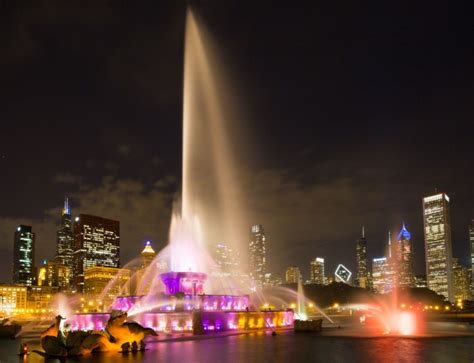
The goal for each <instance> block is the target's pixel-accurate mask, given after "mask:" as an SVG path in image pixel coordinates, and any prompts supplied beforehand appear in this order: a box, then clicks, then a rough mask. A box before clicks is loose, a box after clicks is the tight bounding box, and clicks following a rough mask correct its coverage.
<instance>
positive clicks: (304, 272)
mask: <svg viewBox="0 0 474 363" xmlns="http://www.w3.org/2000/svg"><path fill="white" fill-rule="evenodd" d="M441 195H443V194H441ZM425 199H426V198H424V199H423V200H425ZM79 215H81V214H78V216H77V217H76V218H75V220H74V222H75V223H77V222H78V221H79ZM86 216H87V215H86ZM87 217H93V218H99V219H105V220H107V218H103V217H95V216H87ZM60 226H61V228H60V229H59V230H58V231H57V240H56V253H55V254H53V255H50V256H46V257H45V258H42V259H43V260H44V261H49V260H50V261H53V260H54V261H56V262H57V263H62V264H65V265H67V266H69V265H68V263H67V261H68V260H69V258H65V257H64V252H63V254H61V251H67V253H69V254H71V258H70V259H71V262H70V263H71V264H72V267H71V266H69V268H70V271H71V279H72V278H73V275H72V272H73V271H74V269H75V267H74V262H73V261H72V260H73V256H72V250H71V251H70V250H69V249H68V248H67V247H65V246H66V245H67V243H66V244H65V238H66V240H67V239H69V238H71V241H70V242H72V243H75V242H74V237H73V235H72V213H71V207H70V202H69V198H67V197H66V198H65V199H64V206H63V208H62V210H61V225H60ZM21 227H25V226H24V225H20V226H18V227H17V228H16V229H15V236H16V234H17V232H18V228H21ZM26 227H28V228H31V227H30V226H26ZM254 230H255V232H254ZM472 230H473V228H472V225H469V226H468V227H467V234H468V237H467V238H468V247H469V251H471V250H470V248H471V247H472V235H473V232H472ZM262 231H263V226H262V225H254V226H252V227H251V236H254V235H255V233H256V234H257V235H259V234H260V232H262ZM70 233H71V235H69V234H70ZM263 233H264V232H263ZM395 235H396V236H397V238H396V241H395V243H396V245H393V243H394V242H393V240H392V237H391V236H392V231H389V239H388V245H387V246H386V247H385V248H383V251H384V253H385V254H386V255H387V256H386V257H388V258H391V257H392V253H397V254H400V253H402V251H401V250H403V249H404V247H403V246H400V242H403V241H404V240H406V239H408V241H409V245H408V246H409V247H408V251H409V252H408V253H409V255H408V256H409V257H408V258H409V261H406V263H408V264H409V266H411V267H409V269H410V271H412V272H410V273H411V275H410V276H411V277H409V278H408V279H412V280H410V281H412V283H408V282H407V283H405V284H406V285H407V286H409V285H414V281H415V280H414V278H415V274H416V275H423V274H425V273H424V272H425V270H424V269H426V264H425V265H424V266H422V267H423V271H422V272H421V273H420V271H421V266H419V267H420V268H419V271H418V272H417V271H416V270H415V268H414V266H413V260H414V258H413V255H414V251H413V250H412V249H413V245H412V242H411V233H410V232H408V230H407V229H406V227H405V223H404V222H403V223H402V225H401V228H400V230H399V231H398V232H395ZM15 238H16V237H15ZM34 239H35V238H34ZM361 243H362V245H360V244H361ZM386 243H387V241H386ZM263 244H264V245H263V251H264V252H263V255H266V253H267V251H266V249H265V234H263ZM149 245H150V241H149V240H147V241H146V246H149ZM251 245H252V237H251V238H250V246H251ZM207 247H208V248H209V250H210V251H211V250H212V246H210V245H209V246H207ZM216 247H217V250H216V251H215V252H214V253H213V254H214V255H215V256H216V261H217V260H220V259H221V258H222V257H221V256H220V254H222V251H219V250H220V249H223V248H225V249H227V250H228V249H229V247H227V246H226V245H225V244H219V243H218V244H217V245H216ZM400 248H401V250H399V249H400ZM119 249H120V247H119ZM229 251H230V252H231V251H232V249H230V250H229ZM354 251H355V253H354V256H352V257H353V261H352V260H351V259H349V260H345V261H342V262H343V263H345V264H346V265H348V266H352V265H353V266H354V268H353V269H350V270H351V271H354V275H353V277H352V284H353V285H354V286H359V282H358V273H359V268H358V267H357V266H358V265H359V262H358V261H359V258H360V255H362V259H363V258H364V257H363V256H365V259H366V260H367V261H366V266H367V267H365V269H366V270H367V272H368V273H369V274H370V270H371V269H370V264H371V261H372V260H374V261H375V260H381V258H380V257H374V258H372V259H370V260H369V258H368V257H367V256H368V253H367V239H366V237H365V227H364V226H362V236H361V237H359V238H358V239H357V240H356V244H355V250H354ZM136 252H137V251H135V253H136ZM369 252H370V250H369ZM224 253H225V252H224ZM227 253H229V252H227ZM232 253H234V252H232ZM418 253H419V254H422V255H423V256H425V258H426V255H425V253H424V252H422V251H418ZM372 254H373V253H372ZM372 254H370V255H372ZM250 255H251V252H250V251H249V256H248V257H249V259H250ZM236 256H237V257H238V258H237V259H235V257H233V259H234V262H233V263H234V264H235V267H234V271H238V270H239V269H240V270H241V268H240V265H241V264H242V261H241V258H240V257H241V256H240V253H239V252H238V251H237V255H236ZM379 256H380V255H379ZM415 256H416V255H415ZM135 257H136V255H135V256H132V258H130V259H128V260H123V261H122V260H120V259H119V260H116V261H119V262H117V264H116V265H117V266H118V263H122V264H123V263H127V262H128V261H130V260H131V259H133V258H135ZM418 257H419V256H418ZM470 257H471V253H469V255H468V256H467V258H468V259H469V261H470ZM33 258H34V259H36V258H37V257H36V256H33ZM260 258H261V257H260ZM326 258H327V259H328V260H329V261H331V262H332V264H334V265H335V266H337V265H339V263H340V262H341V261H340V260H334V259H333V258H332V257H331V256H329V257H326ZM451 258H455V259H456V261H459V260H461V261H462V260H465V259H466V256H451ZM263 259H264V260H265V261H264V262H263V265H264V266H263V268H264V269H265V271H266V272H264V273H263V274H262V276H261V279H260V280H261V281H262V283H263V281H265V274H266V273H270V272H271V273H272V274H275V273H276V274H279V275H281V274H282V272H283V275H284V274H285V269H286V267H285V266H287V265H288V264H286V265H282V266H280V267H279V268H277V269H276V270H275V271H273V270H272V271H269V270H268V268H267V267H266V266H267V264H268V261H267V259H266V257H265V258H263ZM308 259H309V260H308V265H309V267H307V266H305V265H304V264H302V266H301V267H300V266H299V265H293V266H295V267H297V268H298V269H300V271H301V279H302V280H305V281H306V280H307V281H312V280H311V276H312V264H313V262H314V261H316V259H321V258H320V257H311V258H309V257H308ZM38 260H41V259H38ZM322 260H323V264H324V258H322ZM237 261H238V262H237ZM65 262H66V263H65ZM219 264H220V262H219ZM244 265H245V263H244ZM461 266H464V267H468V268H469V269H472V265H471V264H466V263H462V262H461ZM38 268H39V266H38ZM323 269H324V267H323ZM224 270H225V269H224ZM248 271H250V273H251V274H252V272H251V271H252V268H251V266H250V265H249V266H248ZM244 272H245V271H244ZM398 273H401V274H402V276H401V277H400V278H401V279H402V280H403V279H407V278H406V277H403V274H404V272H403V268H402V269H401V270H400V271H398ZM333 275H334V273H333V272H332V271H328V276H333ZM35 278H36V277H35ZM5 281H8V279H6V280H5ZM5 281H4V282H5ZM71 282H72V280H71ZM402 285H403V284H402ZM360 287H363V286H360Z"/></svg>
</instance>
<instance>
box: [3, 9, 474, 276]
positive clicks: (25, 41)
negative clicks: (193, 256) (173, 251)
mask: <svg viewBox="0 0 474 363" xmlns="http://www.w3.org/2000/svg"><path fill="white" fill-rule="evenodd" d="M259 3H260V4H259V5H255V4H254V2H247V1H243V2H242V1H234V0H232V1H225V2H222V1H217V0H207V1H196V2H192V4H193V8H194V9H195V12H196V13H197V14H198V15H199V18H200V19H201V20H202V21H203V22H204V23H205V25H206V27H207V31H208V32H209V33H210V34H212V36H213V38H214V41H215V43H216V44H217V49H218V52H219V55H220V57H221V59H222V60H223V63H224V64H225V68H226V70H227V71H228V74H229V75H230V79H232V80H233V83H232V84H231V85H228V86H231V88H233V90H234V91H235V93H236V94H237V95H238V99H236V100H235V102H236V104H238V105H239V107H241V112H240V113H241V114H242V115H243V116H244V117H242V119H241V120H240V122H241V124H242V128H243V129H245V130H246V134H242V133H237V134H235V135H234V136H235V137H234V139H233V140H232V145H236V147H235V152H236V154H238V155H239V156H240V162H241V164H240V165H239V166H238V167H239V168H240V167H242V170H243V171H242V173H240V175H241V177H242V180H239V183H240V184H241V185H242V186H245V198H246V199H247V200H251V201H253V202H252V203H250V205H251V206H252V208H251V209H250V208H249V210H248V211H245V213H244V214H245V215H246V218H247V221H248V225H249V226H250V224H252V223H261V224H263V225H264V227H265V230H266V234H267V241H268V245H267V251H268V260H269V270H270V271H274V272H284V269H285V268H286V266H288V265H292V264H296V265H299V266H300V267H301V268H302V270H303V274H304V275H305V278H306V277H307V276H308V275H307V274H308V269H309V261H310V259H311V258H313V257H316V256H321V257H325V258H326V263H327V266H328V270H330V272H332V270H333V268H335V266H336V265H337V264H338V263H343V264H345V265H346V266H348V267H349V268H354V266H355V241H356V239H357V238H358V237H359V235H360V232H361V226H362V225H364V226H365V229H366V235H367V239H368V249H369V251H368V252H369V257H370V258H372V257H377V256H380V255H382V254H383V253H384V247H385V244H386V241H387V232H388V230H392V231H394V232H395V231H396V230H398V229H399V228H400V227H401V224H402V222H405V223H406V226H407V228H408V229H409V230H410V232H412V236H413V240H414V244H415V245H414V246H415V253H416V272H417V273H423V271H424V262H423V261H424V250H423V219H422V203H421V201H422V198H423V197H424V196H427V195H429V194H433V193H434V192H435V188H437V190H438V191H444V192H446V193H447V194H448V195H449V197H450V198H451V218H452V229H453V255H454V256H456V257H460V258H461V260H462V262H463V263H465V264H467V263H468V260H469V259H468V251H469V245H468V225H469V223H470V220H471V219H472V218H474V192H473V184H474V165H473V163H474V151H473V142H474V139H473V138H474V126H473V124H474V122H473V116H474V112H473V104H474V102H473V101H474V99H473V98H474V97H473V96H474V52H473V39H474V28H473V26H472V17H471V14H472V9H467V8H462V7H458V6H455V5H454V4H451V3H449V4H448V3H445V4H443V6H442V7H437V6H436V5H435V4H433V3H430V4H429V5H424V4H418V2H412V3H410V6H409V7H402V6H401V5H399V4H397V3H396V2H393V5H388V4H383V3H385V2H382V3H378V4H375V5H371V6H370V7H369V6H365V5H361V4H360V3H357V2H352V3H351V2H328V1H321V2H312V5H311V6H308V7H303V5H302V4H299V5H298V7H289V3H288V2H282V4H285V5H281V6H280V5H278V4H277V3H276V2H265V1H264V2H259ZM86 4H88V5H86ZM112 4H114V5H112ZM125 4H127V5H125ZM0 13H1V14H2V21H0V44H1V56H0V84H1V87H0V92H1V94H0V155H1V158H0V176H1V179H0V183H1V184H0V185H1V188H0V253H2V255H3V256H4V259H3V260H2V261H4V263H3V264H2V266H0V276H2V277H1V278H0V280H3V281H9V279H10V276H11V273H10V269H11V268H10V266H11V258H10V256H11V255H12V247H13V234H14V230H15V226H16V225H17V224H20V223H22V224H31V225H32V226H33V229H34V231H36V234H37V247H36V252H37V253H36V255H37V258H38V259H42V258H51V257H53V255H54V251H55V231H56V229H57V227H58V225H59V221H60V209H61V205H62V201H63V199H64V197H65V196H66V195H67V196H69V197H70V200H71V204H72V211H73V214H74V215H75V214H77V213H91V214H97V215H101V216H103V217H109V218H113V219H118V220H120V222H121V229H122V236H121V237H122V238H121V246H122V262H126V261H128V260H130V259H131V258H133V257H135V256H136V255H137V254H138V253H139V252H140V250H141V249H142V246H143V242H144V241H146V240H147V239H151V240H152V241H153V243H154V245H155V246H156V249H159V248H160V247H162V246H164V245H165V243H166V242H167V238H168V237H167V234H168V226H169V221H170V214H171V209H172V208H171V207H172V204H173V201H174V200H175V198H176V196H177V195H178V194H179V190H180V178H181V131H182V129H181V117H182V91H183V90H182V88H183V87H182V84H183V53H184V42H183V39H184V25H185V15H186V4H185V2H184V1H169V2H160V1H149V2H133V3H132V2H105V1H104V2H101V1H92V2H88V3H85V2H82V1H81V2H79V1H77V2H74V1H73V2H67V3H66V2H64V1H59V0H56V1H47V2H46V1H44V2H43V1H34V2H2V3H1V4H0ZM231 138H232V136H231ZM249 226H248V227H249ZM223 239H225V237H223ZM246 243H247V241H243V242H242V245H243V246H244V245H246Z"/></svg>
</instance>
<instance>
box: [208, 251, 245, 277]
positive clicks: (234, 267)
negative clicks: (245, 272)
mask: <svg viewBox="0 0 474 363" xmlns="http://www.w3.org/2000/svg"><path fill="white" fill-rule="evenodd" d="M214 260H215V261H216V263H217V265H218V266H219V271H218V274H219V275H222V276H235V275H236V274H237V272H238V270H239V254H238V252H237V251H235V250H234V249H232V248H231V247H229V246H227V245H226V244H224V243H218V244H217V245H216V248H215V249H214Z"/></svg>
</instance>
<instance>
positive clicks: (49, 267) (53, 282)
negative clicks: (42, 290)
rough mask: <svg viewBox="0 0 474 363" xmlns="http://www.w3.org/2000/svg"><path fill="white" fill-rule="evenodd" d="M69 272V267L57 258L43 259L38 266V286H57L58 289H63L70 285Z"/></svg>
mask: <svg viewBox="0 0 474 363" xmlns="http://www.w3.org/2000/svg"><path fill="white" fill-rule="evenodd" d="M70 273H71V270H70V269H69V267H68V266H66V265H64V264H62V263H60V262H58V261H57V260H49V261H46V260H45V261H43V265H42V266H41V267H39V268H38V278H37V282H38V286H51V287H57V288H59V290H60V291H65V290H67V289H69V286H70V282H71V277H70Z"/></svg>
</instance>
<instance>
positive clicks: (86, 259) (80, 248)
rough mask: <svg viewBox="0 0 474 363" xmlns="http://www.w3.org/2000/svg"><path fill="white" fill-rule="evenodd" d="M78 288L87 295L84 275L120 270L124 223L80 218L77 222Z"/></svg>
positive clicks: (104, 219) (75, 269)
mask: <svg viewBox="0 0 474 363" xmlns="http://www.w3.org/2000/svg"><path fill="white" fill-rule="evenodd" d="M73 256H74V258H73V260H74V278H73V281H74V286H75V288H76V289H77V290H78V291H81V292H82V291H83V287H84V271H85V270H86V269H88V268H91V267H95V266H104V267H117V268H118V267H120V222H118V221H114V220H111V219H106V218H102V217H96V216H91V215H88V214H80V215H79V216H78V217H76V218H75V220H74V254H73Z"/></svg>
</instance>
